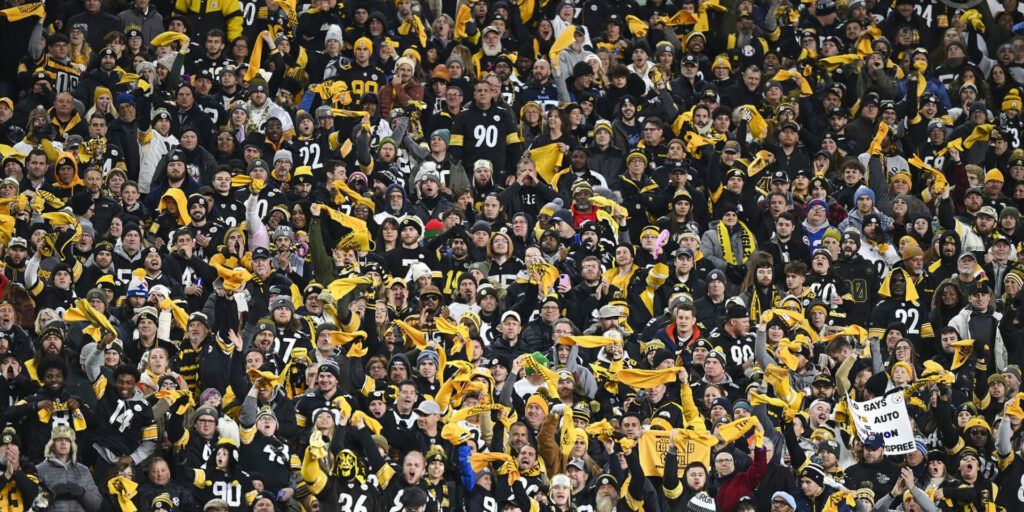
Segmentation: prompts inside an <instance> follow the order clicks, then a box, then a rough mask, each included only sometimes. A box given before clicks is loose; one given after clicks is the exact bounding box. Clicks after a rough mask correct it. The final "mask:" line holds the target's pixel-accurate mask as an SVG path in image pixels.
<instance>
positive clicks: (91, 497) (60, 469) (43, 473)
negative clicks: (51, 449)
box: [36, 457, 103, 512]
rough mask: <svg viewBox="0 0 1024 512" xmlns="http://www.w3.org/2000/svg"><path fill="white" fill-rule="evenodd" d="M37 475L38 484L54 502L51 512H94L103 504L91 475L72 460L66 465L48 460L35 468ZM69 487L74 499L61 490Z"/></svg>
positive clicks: (84, 467)
mask: <svg viewBox="0 0 1024 512" xmlns="http://www.w3.org/2000/svg"><path fill="white" fill-rule="evenodd" d="M36 472H37V473H38V474H39V482H40V483H41V484H42V485H43V486H44V487H45V488H46V489H48V490H49V491H50V492H51V494H52V495H55V496H56V500H54V501H53V503H52V504H51V505H50V508H49V509H48V510H51V511H53V512H96V511H98V510H99V509H100V506H101V505H102V504H103V497H102V496H101V495H100V491H99V489H97V488H96V483H95V482H94V481H93V479H92V473H90V472H89V468H88V467H86V466H85V465H84V464H79V463H77V462H75V461H74V459H72V460H71V461H69V462H67V463H63V462H60V461H59V460H57V459H56V458H52V457H51V458H48V459H46V460H45V461H43V463H42V464H39V465H38V466H36ZM67 485H70V486H71V489H73V491H72V492H73V493H74V494H78V496H77V497H76V498H71V497H66V498H62V497H61V495H62V494H65V493H66V492H65V491H62V490H63V489H66V488H65V486H67Z"/></svg>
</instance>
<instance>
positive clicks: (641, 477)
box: [626, 448, 647, 500]
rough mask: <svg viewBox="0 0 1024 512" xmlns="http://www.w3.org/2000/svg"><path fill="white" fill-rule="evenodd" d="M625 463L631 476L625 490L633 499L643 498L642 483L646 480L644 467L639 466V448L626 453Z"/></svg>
mask: <svg viewBox="0 0 1024 512" xmlns="http://www.w3.org/2000/svg"><path fill="white" fill-rule="evenodd" d="M626 465H627V466H628V467H629V474H630V475H631V476H632V477H633V478H630V479H629V487H628V488H627V492H628V493H629V495H630V496H631V497H632V498H633V499H634V500H640V499H643V496H644V483H645V482H647V475H645V474H644V468H643V467H642V466H640V450H639V448H637V449H634V450H632V451H631V452H630V453H629V454H628V455H626Z"/></svg>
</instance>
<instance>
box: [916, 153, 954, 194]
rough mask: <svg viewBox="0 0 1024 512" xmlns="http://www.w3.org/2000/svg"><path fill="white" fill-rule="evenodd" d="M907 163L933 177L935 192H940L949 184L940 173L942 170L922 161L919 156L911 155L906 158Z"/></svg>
mask: <svg viewBox="0 0 1024 512" xmlns="http://www.w3.org/2000/svg"><path fill="white" fill-rule="evenodd" d="M907 163H909V164H910V165H913V166H914V167H917V168H918V169H921V170H922V171H925V172H927V173H928V174H931V175H932V176H934V177H935V191H936V193H939V194H941V193H942V192H943V191H944V190H946V188H947V187H948V186H949V185H948V182H947V181H946V176H945V175H944V174H942V171H940V170H938V169H936V168H934V167H932V166H930V165H928V164H926V163H924V160H921V157H919V156H917V154H914V155H913V156H911V157H910V159H909V160H907Z"/></svg>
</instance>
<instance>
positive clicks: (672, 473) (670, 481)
mask: <svg viewBox="0 0 1024 512" xmlns="http://www.w3.org/2000/svg"><path fill="white" fill-rule="evenodd" d="M661 486H662V487H663V488H664V490H665V493H666V494H676V491H677V490H678V492H682V490H683V489H682V484H681V483H680V482H679V452H678V451H677V450H676V445H675V444H674V443H673V444H670V445H669V447H668V450H667V451H666V452H665V477H664V478H663V479H662V481H661ZM630 494H632V492H630Z"/></svg>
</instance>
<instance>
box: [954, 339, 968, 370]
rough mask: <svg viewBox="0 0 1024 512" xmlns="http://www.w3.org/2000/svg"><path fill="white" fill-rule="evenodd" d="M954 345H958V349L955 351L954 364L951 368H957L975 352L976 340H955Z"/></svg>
mask: <svg viewBox="0 0 1024 512" xmlns="http://www.w3.org/2000/svg"><path fill="white" fill-rule="evenodd" d="M953 346H954V347H956V351H955V352H953V364H952V365H950V367H949V369H950V370H956V369H957V368H960V367H961V366H963V365H964V363H966V362H967V359H969V358H970V357H971V353H972V352H974V340H960V341H954V342H953Z"/></svg>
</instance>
